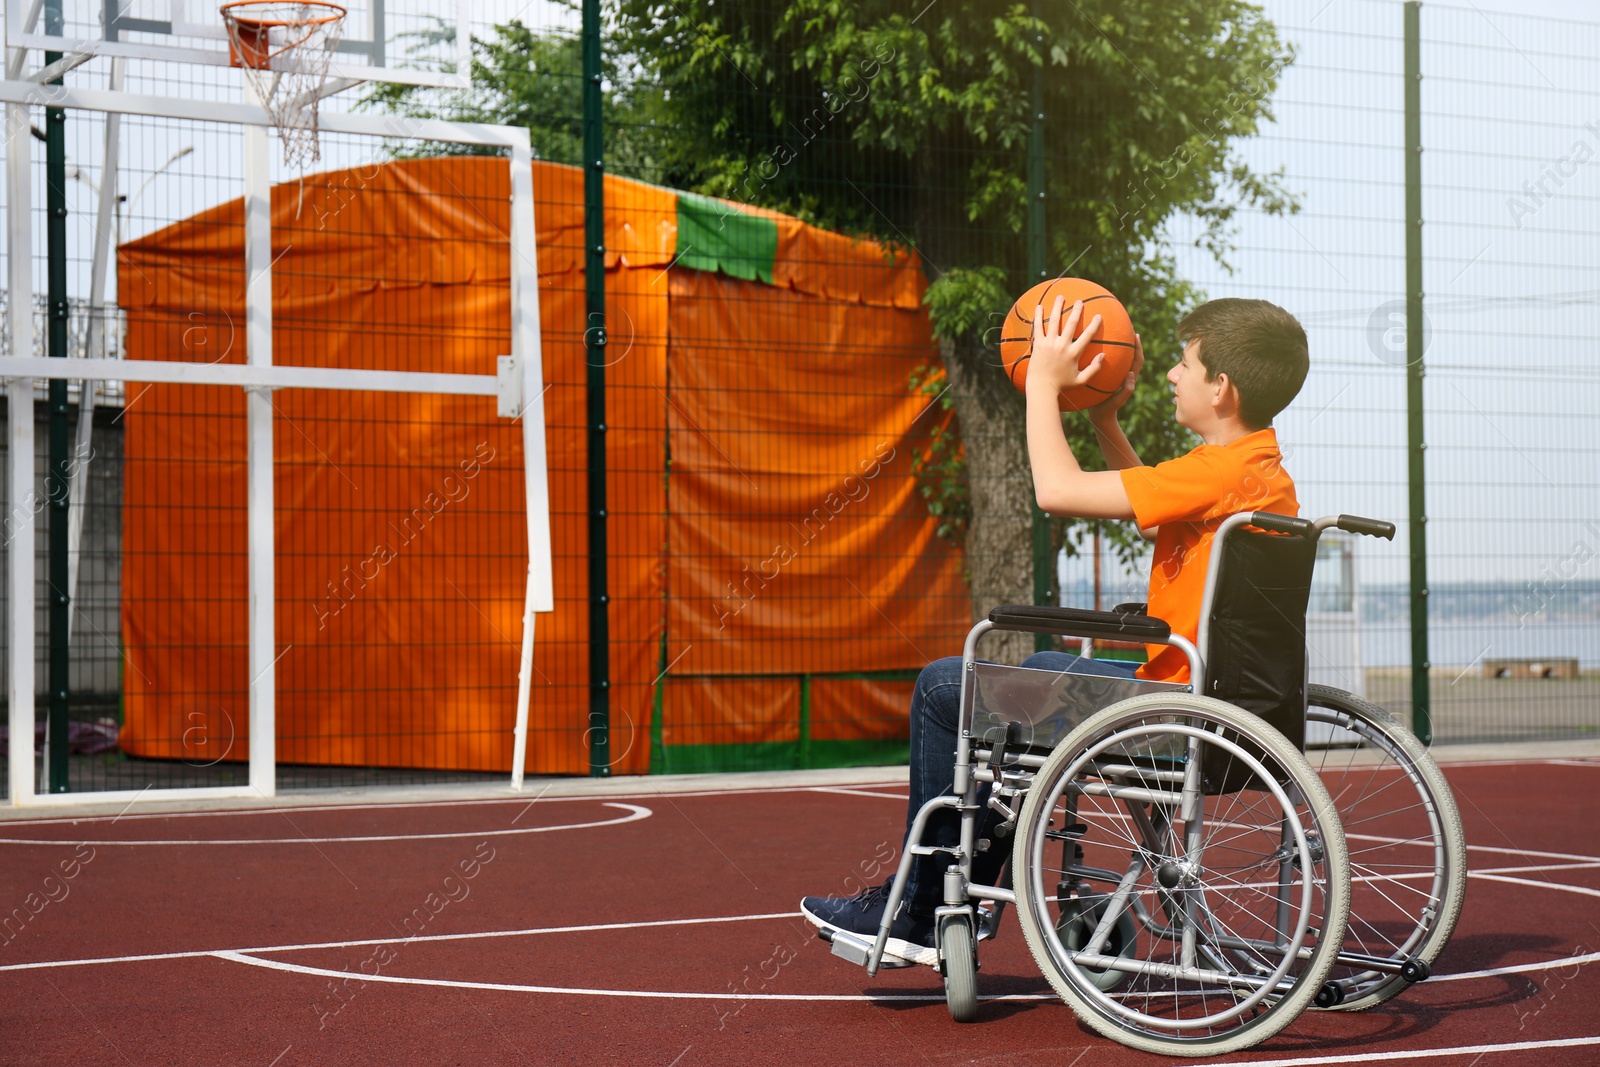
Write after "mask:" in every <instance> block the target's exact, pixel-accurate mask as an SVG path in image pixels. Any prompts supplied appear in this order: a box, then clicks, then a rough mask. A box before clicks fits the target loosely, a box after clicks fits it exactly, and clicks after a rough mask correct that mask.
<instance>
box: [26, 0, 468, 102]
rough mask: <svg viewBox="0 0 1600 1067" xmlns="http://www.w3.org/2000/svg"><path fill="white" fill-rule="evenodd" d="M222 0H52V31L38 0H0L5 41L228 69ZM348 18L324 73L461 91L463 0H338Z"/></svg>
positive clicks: (464, 37)
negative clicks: (55, 21) (56, 12)
mask: <svg viewBox="0 0 1600 1067" xmlns="http://www.w3.org/2000/svg"><path fill="white" fill-rule="evenodd" d="M222 2H223V0H61V5H62V9H63V19H62V25H61V27H60V28H59V29H58V30H56V31H54V32H51V30H50V28H48V27H47V26H46V25H45V19H44V17H43V14H42V11H41V9H42V7H43V5H42V3H41V2H40V0H5V13H6V20H5V34H6V41H5V43H6V45H7V47H12V48H17V47H25V48H40V49H45V50H47V51H52V52H61V53H64V54H67V55H83V54H90V55H97V56H123V57H126V58H129V59H145V60H156V61H160V62H166V63H187V64H197V65H202V66H220V67H225V66H228V65H229V61H228V35H227V31H226V30H225V29H224V28H223V25H222V18H221V16H220V14H219V11H220V8H221V6H222ZM341 6H342V7H344V8H345V9H346V10H347V11H348V12H349V15H348V17H347V18H346V19H345V24H344V35H343V39H342V40H341V41H340V42H339V47H338V50H337V52H336V53H335V55H334V57H333V62H332V64H331V66H330V67H329V70H328V77H329V78H330V79H350V80H352V81H384V82H398V83H401V84H405V85H431V86H439V87H443V88H466V87H467V86H468V85H470V75H471V66H470V54H471V32H470V7H471V0H341Z"/></svg>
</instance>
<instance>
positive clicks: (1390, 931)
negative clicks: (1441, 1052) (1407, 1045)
mask: <svg viewBox="0 0 1600 1067" xmlns="http://www.w3.org/2000/svg"><path fill="white" fill-rule="evenodd" d="M1307 699H1308V702H1309V704H1310V706H1309V708H1308V709H1307V711H1306V724H1307V727H1306V730H1307V739H1308V742H1309V744H1308V748H1307V752H1306V758H1307V759H1308V760H1309V761H1310V763H1311V765H1312V767H1313V768H1314V769H1315V770H1316V771H1317V773H1318V775H1319V776H1320V777H1321V779H1322V784H1323V785H1324V786H1326V787H1327V789H1328V794H1329V796H1330V797H1332V799H1333V805H1334V808H1335V809H1336V810H1337V811H1338V812H1339V821H1340V823H1341V824H1342V825H1343V826H1344V830H1345V840H1346V843H1347V844H1348V846H1349V852H1350V880H1351V887H1350V922H1349V925H1348V926H1347V928H1346V930H1345V951H1346V952H1347V953H1351V954H1360V955H1362V956H1370V957H1376V958H1378V959H1384V960H1389V961H1392V963H1393V964H1394V965H1395V966H1401V965H1403V966H1404V967H1405V970H1406V973H1405V974H1399V973H1395V972H1394V971H1393V969H1392V968H1391V969H1386V970H1383V971H1378V970H1372V969H1370V968H1366V967H1362V966H1361V965H1360V964H1359V963H1358V962H1346V961H1341V962H1340V963H1338V964H1337V965H1336V966H1335V968H1334V971H1333V974H1332V981H1334V982H1335V983H1336V984H1337V985H1338V987H1339V989H1340V991H1341V992H1342V993H1343V1000H1342V1002H1341V1003H1339V1004H1336V1005H1334V1006H1333V1007H1335V1008H1336V1009H1337V1010H1340V1011H1360V1010H1362V1009H1364V1008H1371V1007H1374V1006H1375V1005H1378V1004H1382V1003H1383V1002H1384V1001H1386V1000H1388V999H1389V998H1390V997H1392V996H1394V995H1395V994H1396V993H1399V992H1401V991H1402V990H1404V989H1405V988H1406V987H1407V986H1408V985H1410V984H1411V982H1412V981H1414V980H1416V979H1417V978H1419V977H1422V976H1424V975H1426V974H1427V973H1428V971H1429V970H1430V969H1431V964H1432V963H1433V961H1434V959H1435V958H1436V957H1437V956H1438V955H1439V951H1440V950H1441V949H1442V948H1444V945H1445V942H1446V941H1448V940H1449V939H1450V934H1451V933H1452V932H1453V931H1454V930H1455V926H1456V919H1457V917H1458V916H1459V915H1460V914H1461V901H1462V898H1463V897H1464V896H1465V894H1466V886H1467V843H1466V838H1465V836H1464V835H1463V834H1462V831H1461V816H1460V814H1459V813H1458V812H1457V810H1456V804H1455V798H1454V796H1453V795H1452V794H1451V792H1450V786H1449V784H1448V783H1447V782H1446V781H1445V778H1444V775H1443V774H1441V773H1440V771H1439V767H1438V764H1436V763H1434V761H1433V757H1431V756H1429V755H1428V752H1427V750H1426V749H1424V748H1423V747H1422V745H1421V743H1420V742H1418V741H1417V739H1416V737H1415V736H1413V735H1412V733H1411V731H1410V730H1407V729H1406V728H1405V727H1403V726H1401V725H1400V724H1399V723H1397V722H1396V721H1395V720H1394V719H1393V718H1392V717H1391V716H1390V715H1389V713H1388V712H1386V711H1384V710H1383V709H1382V708H1380V707H1378V706H1377V705H1375V704H1369V703H1367V702H1366V701H1364V700H1362V699H1360V698H1359V697H1356V696H1352V695H1351V694H1349V693H1347V692H1345V691H1344V690H1342V689H1333V688H1330V687H1328V686H1322V685H1313V686H1311V687H1310V688H1309V690H1308V692H1307ZM1317 724H1321V727H1322V728H1321V729H1318V726H1317ZM1418 961H1420V963H1421V964H1422V966H1421V967H1420V968H1419V967H1418V966H1417V964H1418Z"/></svg>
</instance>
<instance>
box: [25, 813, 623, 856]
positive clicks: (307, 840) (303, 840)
mask: <svg viewBox="0 0 1600 1067" xmlns="http://www.w3.org/2000/svg"><path fill="white" fill-rule="evenodd" d="M601 806H602V807H606V808H620V809H621V810H623V811H626V812H628V814H627V815H624V816H622V817H621V818H617V819H602V820H600V821H599V822H578V823H564V824H562V825H559V826H525V827H522V828H520V829H505V830H465V831H461V832H459V833H448V834H379V835H374V836H372V837H233V838H213V839H210V840H207V839H203V838H195V839H194V840H188V839H185V838H173V839H171V840H166V841H117V840H107V841H101V840H94V841H90V840H87V839H85V838H82V837H75V838H73V839H72V840H70V841H47V840H41V839H38V838H32V837H0V845H66V846H74V845H83V844H89V845H94V846H96V847H111V846H114V845H311V844H317V845H326V844H345V843H349V842H357V841H444V840H451V839H454V838H462V837H516V836H518V835H521V834H547V833H551V832H553V831H556V830H589V829H593V828H594V827H597V826H621V825H622V824H623V823H630V822H638V821H639V820H640V819H648V818H650V817H651V816H652V815H654V814H655V812H653V811H651V810H650V809H649V808H643V807H640V806H639V805H637V804H614V803H610V802H605V803H602V804H601Z"/></svg>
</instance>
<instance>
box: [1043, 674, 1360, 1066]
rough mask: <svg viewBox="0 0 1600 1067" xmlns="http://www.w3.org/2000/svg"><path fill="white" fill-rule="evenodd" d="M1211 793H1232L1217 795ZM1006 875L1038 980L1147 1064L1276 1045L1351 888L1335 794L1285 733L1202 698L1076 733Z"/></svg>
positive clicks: (1317, 983) (1335, 944) (1138, 704)
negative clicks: (1088, 923)
mask: <svg viewBox="0 0 1600 1067" xmlns="http://www.w3.org/2000/svg"><path fill="white" fill-rule="evenodd" d="M1208 779H1209V781H1210V782H1211V783H1212V784H1213V786H1214V785H1215V783H1217V782H1219V781H1224V782H1226V783H1228V784H1227V786H1226V788H1228V789H1230V790H1232V791H1231V792H1226V793H1220V794H1214V795H1208V794H1207V792H1206V790H1205V788H1203V786H1204V783H1205V781H1206V780H1208ZM1241 781H1242V782H1243V783H1244V784H1243V786H1242V787H1240V785H1239V783H1240V782H1241ZM1012 862H1013V865H1014V879H1015V885H1016V893H1017V913H1018V917H1019V920H1020V922H1021V925H1022V930H1023V934H1024V935H1025V936H1026V938H1027V941H1028V947H1029V948H1030V949H1031V950H1032V952H1033V955H1034V958H1035V959H1036V960H1037V961H1038V962H1039V966H1040V968H1041V969H1042V970H1043V972H1044V974H1045V977H1046V978H1048V979H1049V981H1050V984H1051V985H1052V986H1054V987H1055V989H1056V991H1057V992H1058V993H1060V994H1061V996H1062V998H1063V999H1064V1000H1066V1002H1067V1003H1068V1004H1069V1005H1070V1006H1071V1007H1072V1008H1073V1010H1074V1011H1076V1012H1077V1013H1078V1015H1079V1017H1080V1018H1082V1019H1083V1021H1084V1022H1086V1023H1087V1024H1088V1025H1089V1026H1091V1027H1092V1028H1094V1029H1095V1030H1096V1031H1098V1032H1099V1033H1101V1034H1104V1035H1105V1036H1107V1037H1109V1038H1112V1039H1113V1040H1116V1041H1120V1042H1122V1043H1123V1044H1125V1045H1129V1046H1131V1047H1133V1048H1137V1049H1142V1050H1144V1051H1147V1052H1155V1053H1160V1054H1163V1055H1170V1056H1214V1055H1222V1054H1225V1053H1231V1052H1237V1051H1239V1050H1241V1049H1245V1048H1249V1047H1250V1046H1252V1045H1254V1044H1256V1043H1257V1042H1260V1041H1263V1040H1265V1039H1267V1038H1268V1037H1271V1036H1272V1035H1273V1034H1275V1033H1277V1032H1278V1031H1279V1030H1281V1029H1283V1027H1285V1026H1287V1025H1288V1024H1289V1023H1290V1022H1292V1021H1293V1020H1294V1019H1295V1017H1296V1016H1298V1015H1299V1014H1300V1012H1301V1011H1302V1010H1304V1009H1305V1008H1306V1007H1307V1006H1308V1005H1309V1004H1310V1003H1311V1002H1312V1000H1313V999H1314V998H1315V997H1316V996H1317V994H1318V993H1319V992H1320V991H1321V990H1322V987H1323V984H1324V981H1325V979H1326V977H1327V975H1328V971H1329V969H1330V968H1331V967H1332V966H1333V963H1334V956H1335V954H1336V953H1337V952H1338V950H1339V946H1340V944H1341V942H1342V941H1343V938H1344V925H1345V915H1346V910H1347V908H1348V904H1349V891H1350V873H1349V866H1348V861H1347V859H1346V856H1345V845H1344V835H1343V833H1342V831H1341V829H1340V827H1339V820H1338V817H1337V816H1336V815H1335V814H1334V812H1333V807H1332V804H1331V802H1330V801H1329V799H1328V794H1327V792H1326V790H1324V789H1323V787H1322V783H1321V782H1320V781H1319V780H1318V779H1317V776H1316V774H1315V773H1314V772H1313V771H1312V770H1311V768H1310V766H1309V765H1308V764H1307V763H1306V761H1305V758H1304V757H1303V756H1302V755H1301V754H1300V752H1299V750H1297V749H1296V748H1295V747H1294V745H1292V744H1291V743H1290V742H1289V741H1288V740H1287V739H1286V738H1284V737H1283V736H1282V735H1281V734H1279V733H1278V732H1277V731H1275V730H1273V729H1272V728H1271V727H1270V726H1268V725H1267V724H1266V723H1264V722H1263V721H1262V720H1261V719H1259V718H1257V717H1256V716H1254V715H1250V714H1247V713H1246V712H1243V711H1241V710H1239V709H1238V708H1236V707H1234V706H1233V705H1231V704H1226V703H1223V702H1222V701H1218V700H1212V699H1210V698H1207V697H1201V696H1193V695H1190V694H1185V693H1171V692H1169V693H1157V694H1149V695H1144V696H1138V697H1133V698H1132V699H1129V700H1124V701H1121V702H1119V703H1116V704H1113V705H1111V706H1110V707H1107V708H1105V709H1103V710H1102V711H1100V712H1098V713H1096V714H1095V715H1093V716H1092V717H1090V718H1089V719H1088V720H1087V721H1085V722H1084V723H1083V724H1082V725H1081V726H1079V727H1078V728H1077V729H1076V730H1074V731H1073V732H1072V733H1071V734H1069V735H1068V736H1067V737H1066V738H1065V739H1064V740H1063V741H1062V742H1061V744H1060V745H1058V746H1057V747H1056V749H1055V751H1054V752H1053V753H1052V754H1051V756H1050V758H1049V759H1048V760H1047V761H1046V762H1045V764H1044V766H1043V767H1042V768H1040V770H1039V772H1038V774H1036V775H1035V776H1034V780H1033V784H1032V786H1031V787H1030V789H1029V791H1028V798H1027V802H1026V803H1025V804H1024V806H1023V810H1022V815H1021V818H1020V820H1019V824H1018V827H1017V840H1016V845H1015V850H1014V852H1013V861H1012ZM1085 914H1087V915H1090V916H1093V917H1094V918H1095V920H1096V923H1095V928H1094V929H1093V930H1092V931H1090V932H1089V933H1088V934H1087V936H1083V934H1082V931H1081V917H1082V916H1084V915H1085ZM1129 917H1131V918H1132V920H1133V922H1132V924H1131V930H1130V925H1129V924H1128V922H1127V921H1126V920H1127V919H1128V918H1129ZM1063 931H1067V932H1068V936H1063ZM1130 933H1131V934H1132V936H1131V937H1130V936H1129V935H1130ZM1113 972H1115V973H1116V978H1117V980H1113V979H1112V978H1111V975H1112V973H1113Z"/></svg>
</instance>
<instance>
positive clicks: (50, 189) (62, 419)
mask: <svg viewBox="0 0 1600 1067" xmlns="http://www.w3.org/2000/svg"><path fill="white" fill-rule="evenodd" d="M61 23H62V17H61V0H45V5H44V27H45V32H46V33H52V34H60V33H61ZM44 61H45V70H46V71H50V70H54V69H56V68H57V67H58V66H59V65H60V64H61V61H62V57H61V53H59V52H46V53H45V54H44ZM53 77H54V80H55V81H57V82H58V83H59V81H60V76H59V74H58V75H54V76H53ZM44 143H45V164H44V175H45V258H46V264H47V267H46V278H47V279H48V280H47V283H46V296H45V338H46V341H45V344H46V354H47V355H48V356H49V358H51V359H59V360H64V359H66V358H67V343H68V338H67V112H66V109H65V108H60V107H47V108H45V111H44ZM45 411H46V419H47V420H48V421H47V423H46V425H47V426H48V434H49V443H48V445H47V449H48V453H49V460H48V465H47V467H46V472H47V473H46V474H45V497H46V499H47V500H48V501H49V508H50V522H49V526H48V528H47V533H48V536H49V547H48V552H49V562H48V564H47V572H48V579H47V580H48V583H49V593H48V596H49V606H48V608H47V609H46V610H47V613H48V618H49V623H48V635H47V639H48V641H49V647H50V656H49V660H48V667H47V668H46V672H47V676H48V680H47V682H46V684H45V694H46V696H45V699H46V703H47V706H48V707H49V712H48V716H49V717H48V719H47V720H46V724H45V734H44V776H45V777H44V780H45V788H46V789H47V790H48V791H49V792H52V793H65V792H66V791H67V789H68V782H67V732H68V728H69V727H68V723H67V685H68V679H69V676H70V674H71V667H72V659H71V655H70V649H69V648H68V647H67V646H68V640H69V638H68V634H69V633H70V632H71V630H72V605H71V604H70V603H68V602H67V585H68V576H69V571H70V566H69V562H68V560H69V556H68V553H67V537H68V529H67V490H68V484H67V479H68V473H67V472H68V462H67V447H68V446H67V383H66V381H64V380H62V379H59V378H52V379H51V380H50V386H49V394H48V400H47V401H46V404H45ZM13 417H14V418H29V419H31V418H33V412H32V411H28V412H20V411H19V412H13Z"/></svg>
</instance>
